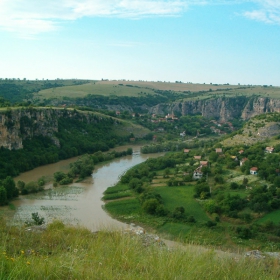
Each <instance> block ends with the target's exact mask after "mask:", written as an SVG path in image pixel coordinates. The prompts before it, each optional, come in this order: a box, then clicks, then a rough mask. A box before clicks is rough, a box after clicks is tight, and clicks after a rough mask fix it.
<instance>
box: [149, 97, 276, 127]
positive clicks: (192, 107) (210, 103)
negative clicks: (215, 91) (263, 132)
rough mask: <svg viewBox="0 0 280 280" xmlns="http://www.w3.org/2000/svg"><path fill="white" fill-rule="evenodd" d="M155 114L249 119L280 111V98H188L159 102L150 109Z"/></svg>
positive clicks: (223, 119) (219, 118) (227, 119)
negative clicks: (169, 102)
mask: <svg viewBox="0 0 280 280" xmlns="http://www.w3.org/2000/svg"><path fill="white" fill-rule="evenodd" d="M149 112H150V113H153V114H159V115H162V114H165V113H170V112H174V114H175V115H176V114H180V115H182V116H185V115H196V114H201V115H202V116H204V117H206V118H209V119H217V120H220V121H229V120H231V119H234V118H235V119H238V118H241V119H243V120H248V119H250V118H252V117H254V116H256V115H260V114H264V113H272V112H280V100H278V99H271V98H265V97H245V96H237V97H218V98H210V99H202V100H187V101H183V102H176V103H173V104H171V105H167V104H158V105H156V106H154V107H152V108H151V109H150V110H149Z"/></svg>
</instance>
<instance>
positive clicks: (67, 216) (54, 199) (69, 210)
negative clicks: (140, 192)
mask: <svg viewBox="0 0 280 280" xmlns="http://www.w3.org/2000/svg"><path fill="white" fill-rule="evenodd" d="M128 147H132V148H133V150H134V154H133V155H131V156H126V157H122V158H117V159H114V160H113V161H110V162H106V163H103V164H101V165H96V166H95V170H94V172H93V174H92V176H91V177H89V178H87V179H86V180H85V181H83V182H79V183H73V184H71V185H69V186H60V187H57V188H51V189H49V190H45V191H43V192H40V193H36V194H29V195H27V196H20V197H19V198H18V199H17V200H14V201H13V202H12V204H13V206H14V207H12V208H13V209H16V210H13V209H9V207H5V212H6V213H5V215H8V216H9V220H11V221H12V222H13V223H15V224H18V225H20V224H23V223H24V222H25V221H26V220H30V218H31V214H32V213H34V212H38V213H39V215H40V216H41V217H44V218H45V220H46V222H47V223H49V222H51V221H52V220H53V219H60V220H61V221H63V222H65V223H69V224H72V225H81V226H84V227H86V228H88V229H90V230H92V231H96V230H100V229H104V228H117V229H122V228H125V227H126V224H124V223H121V222H119V221H117V220H114V219H113V218H111V216H110V215H108V214H107V213H106V212H105V211H104V210H103V209H102V206H103V205H104V202H103V201H102V200H101V198H102V195H103V192H104V191H105V190H106V189H107V187H109V186H112V185H114V184H115V183H116V182H117V181H118V179H119V176H120V175H121V174H123V173H124V172H125V171H126V170H128V169H130V168H131V167H132V166H134V165H137V164H139V163H141V162H143V161H145V160H146V159H147V158H149V157H158V156H160V154H153V155H141V154H140V153H139V151H140V147H139V146H132V145H129V146H123V147H118V150H119V149H123V150H125V149H127V148H128ZM75 160H76V158H74V159H71V160H66V161H62V162H59V163H54V164H51V165H47V166H42V167H39V168H36V169H34V170H31V171H29V172H27V173H28V174H26V173H23V174H21V175H20V176H19V177H17V178H16V179H17V180H24V179H26V178H29V179H30V180H36V179H38V178H40V177H42V176H49V175H52V174H53V172H54V171H55V172H57V171H61V170H64V171H65V172H66V170H67V166H69V164H70V163H71V162H74V161H75ZM3 210H4V209H3V208H1V212H2V216H3V215H4V214H3ZM8 212H9V213H8ZM0 215H1V214H0Z"/></svg>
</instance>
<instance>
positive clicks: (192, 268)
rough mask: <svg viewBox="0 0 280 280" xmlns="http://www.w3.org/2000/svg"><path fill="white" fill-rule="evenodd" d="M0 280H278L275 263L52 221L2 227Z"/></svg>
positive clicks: (276, 263)
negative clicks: (146, 242) (36, 226)
mask: <svg viewBox="0 0 280 280" xmlns="http://www.w3.org/2000/svg"><path fill="white" fill-rule="evenodd" d="M0 234H1V244H0V250H1V256H0V279H1V280H2V279H3V280H4V279H5V280H7V279H16V280H17V279H20V280H25V279H51V280H52V279H116V280H118V279H121V280H126V279H129V280H131V279H145V280H146V279H156V280H158V279H167V280H168V279H182V280H183V279H205V280H206V279H207V280H209V279H236V280H239V279H240V280H246V279H250V280H251V279H279V277H280V270H279V262H278V261H277V260H271V259H262V260H255V259H251V258H246V257H244V256H240V255H231V254H227V253H224V254H221V253H220V252H216V251H213V250H206V249H204V250H202V249H201V247H196V246H180V247H177V248H176V249H175V248H174V249H172V250H170V249H168V248H167V247H159V246H157V245H152V246H148V247H147V246H143V243H142V242H141V239H140V238H138V237H137V236H131V235H129V234H124V233H121V232H112V231H106V230H104V231H100V232H98V233H92V232H90V231H89V230H86V229H83V228H74V227H68V226H65V225H64V224H62V223H61V222H58V221H55V222H53V223H52V224H49V225H48V227H47V229H46V230H43V231H40V232H33V231H32V230H30V231H28V230H26V229H25V228H24V227H19V228H16V227H6V226H5V225H4V223H3V222H2V224H1V227H0Z"/></svg>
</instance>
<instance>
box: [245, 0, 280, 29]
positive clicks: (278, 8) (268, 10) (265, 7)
mask: <svg viewBox="0 0 280 280" xmlns="http://www.w3.org/2000/svg"><path fill="white" fill-rule="evenodd" d="M253 2H255V3H256V4H257V5H258V8H257V9H254V10H252V11H247V12H245V13H244V16H245V17H247V18H249V19H252V20H257V21H261V22H265V23H270V24H280V1H279V0H255V1H253Z"/></svg>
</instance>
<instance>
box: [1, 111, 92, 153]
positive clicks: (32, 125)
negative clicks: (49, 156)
mask: <svg viewBox="0 0 280 280" xmlns="http://www.w3.org/2000/svg"><path fill="white" fill-rule="evenodd" d="M59 118H75V119H79V120H81V121H86V122H94V121H95V119H94V118H92V114H84V113H80V112H78V111H76V110H66V109H52V108H29V109H13V110H11V109H9V110H7V111H3V112H0V147H4V148H7V149H10V150H12V149H15V150H16V149H22V148H23V144H22V141H23V140H25V139H31V138H32V137H34V136H47V137H49V138H51V139H52V141H53V143H54V144H55V145H56V146H58V147H59V146H60V143H59V140H58V139H57V138H56V137H55V133H56V132H58V120H59Z"/></svg>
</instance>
